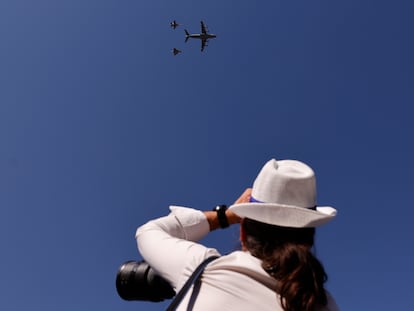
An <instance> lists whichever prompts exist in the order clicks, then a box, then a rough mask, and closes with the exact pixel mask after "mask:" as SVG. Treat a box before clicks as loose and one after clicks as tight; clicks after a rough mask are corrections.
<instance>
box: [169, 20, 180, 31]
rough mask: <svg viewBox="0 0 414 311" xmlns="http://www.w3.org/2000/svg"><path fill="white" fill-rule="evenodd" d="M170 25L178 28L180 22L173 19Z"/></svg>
mask: <svg viewBox="0 0 414 311" xmlns="http://www.w3.org/2000/svg"><path fill="white" fill-rule="evenodd" d="M170 26H171V28H172V29H175V28H177V27H178V26H180V24H178V23H177V21H176V20H173V21H172V22H171V23H170Z"/></svg>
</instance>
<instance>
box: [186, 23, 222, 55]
mask: <svg viewBox="0 0 414 311" xmlns="http://www.w3.org/2000/svg"><path fill="white" fill-rule="evenodd" d="M200 23H201V33H198V34H190V33H189V32H188V31H187V30H186V29H184V31H185V42H187V40H188V39H189V38H196V39H200V40H201V52H203V51H204V48H205V47H206V46H207V42H208V40H209V39H214V38H215V37H217V36H216V35H215V34H212V33H208V30H207V27H206V26H205V25H204V22H203V21H201V22H200Z"/></svg>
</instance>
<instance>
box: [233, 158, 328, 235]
mask: <svg viewBox="0 0 414 311" xmlns="http://www.w3.org/2000/svg"><path fill="white" fill-rule="evenodd" d="M230 209H231V210H232V211H233V212H234V213H235V214H237V215H238V216H240V217H247V218H250V219H253V220H257V221H260V222H264V223H267V224H271V225H276V226H282V227H294V228H302V227H317V226H320V225H323V224H325V223H326V222H328V221H329V220H331V219H332V218H333V217H335V215H336V209H334V208H333V207H329V206H316V180H315V174H314V172H313V170H312V169H311V168H310V167H309V166H307V165H306V164H305V163H302V162H299V161H295V160H282V161H276V160H275V159H272V160H270V161H268V162H267V163H266V164H265V165H264V166H263V168H262V170H261V171H260V173H259V175H258V176H257V178H256V180H255V181H254V184H253V190H252V197H251V199H250V203H241V204H234V205H232V206H230Z"/></svg>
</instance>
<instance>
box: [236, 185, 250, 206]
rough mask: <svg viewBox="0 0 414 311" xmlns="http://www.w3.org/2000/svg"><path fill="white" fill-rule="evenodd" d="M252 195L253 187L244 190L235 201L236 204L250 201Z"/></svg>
mask: <svg viewBox="0 0 414 311" xmlns="http://www.w3.org/2000/svg"><path fill="white" fill-rule="evenodd" d="M251 196H252V188H247V189H246V190H244V192H243V193H242V195H241V196H240V197H239V198H238V199H237V200H236V202H234V204H240V203H249V202H250V197H251Z"/></svg>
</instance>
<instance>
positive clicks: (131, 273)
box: [116, 260, 175, 302]
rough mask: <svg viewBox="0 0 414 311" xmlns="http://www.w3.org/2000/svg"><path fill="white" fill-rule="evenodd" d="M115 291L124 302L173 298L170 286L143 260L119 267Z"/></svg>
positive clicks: (128, 262) (172, 290)
mask: <svg viewBox="0 0 414 311" xmlns="http://www.w3.org/2000/svg"><path fill="white" fill-rule="evenodd" d="M116 290H117V292H118V295H119V296H120V297H121V298H122V299H124V300H145V301H153V302H159V301H163V300H165V299H171V298H173V297H174V296H175V291H174V289H173V288H172V287H171V285H170V284H169V283H168V282H167V281H166V280H165V279H163V278H162V277H161V276H159V275H158V274H156V273H155V271H154V270H153V269H152V268H151V267H150V266H149V265H148V263H146V262H145V261H143V260H142V261H132V260H131V261H127V262H125V263H123V264H122V265H121V266H120V267H119V269H118V273H117V275H116Z"/></svg>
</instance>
